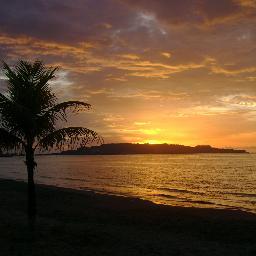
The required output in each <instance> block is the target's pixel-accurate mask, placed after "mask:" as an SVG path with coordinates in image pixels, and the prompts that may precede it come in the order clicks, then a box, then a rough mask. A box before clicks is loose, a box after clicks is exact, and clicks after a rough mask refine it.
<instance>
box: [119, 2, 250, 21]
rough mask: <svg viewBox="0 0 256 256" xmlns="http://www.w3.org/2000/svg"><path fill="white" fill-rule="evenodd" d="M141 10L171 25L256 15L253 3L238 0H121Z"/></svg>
mask: <svg viewBox="0 0 256 256" xmlns="http://www.w3.org/2000/svg"><path fill="white" fill-rule="evenodd" d="M121 1H123V2H125V3H127V4H128V5H130V6H132V7H135V8H137V9H138V10H141V11H147V12H150V13H153V14H155V15H156V16H157V18H159V19H160V20H162V21H164V22H166V23H167V24H170V25H182V24H189V25H193V24H194V25H204V24H209V23H214V24H215V23H222V22H225V20H227V19H232V18H245V17H247V18H248V16H254V17H255V7H254V6H253V5H242V0H241V2H240V1H238V0H214V1H212V0H172V1H165V0H158V1H155V0H121Z"/></svg>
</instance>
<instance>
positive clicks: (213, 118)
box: [0, 0, 256, 146]
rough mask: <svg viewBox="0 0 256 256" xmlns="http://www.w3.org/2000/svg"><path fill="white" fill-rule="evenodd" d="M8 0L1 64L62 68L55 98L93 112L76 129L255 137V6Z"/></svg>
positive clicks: (213, 139)
mask: <svg viewBox="0 0 256 256" xmlns="http://www.w3.org/2000/svg"><path fill="white" fill-rule="evenodd" d="M2 2H3V3H1V9H0V24H1V26H0V59H5V60H6V61H7V62H8V63H9V64H10V65H12V64H13V63H15V62H16V61H17V60H18V59H22V58H23V59H30V60H33V59H36V58H38V59H42V60H44V61H45V63H47V64H51V65H54V66H56V65H57V66H60V72H59V73H58V77H57V79H56V80H55V81H54V82H53V83H52V84H51V85H52V87H53V89H54V91H55V92H56V94H57V95H58V96H59V97H60V98H61V99H62V100H63V99H64V100H66V99H79V100H84V101H89V102H90V103H91V104H92V105H93V106H94V112H93V113H92V114H89V115H83V114H82V115H79V116H77V117H75V118H73V119H71V122H72V123H73V124H79V125H86V126H87V125H88V127H90V128H93V129H95V130H97V131H99V132H100V133H101V134H102V135H103V136H104V137H105V138H107V141H108V142H111V141H131V142H142V141H145V142H146V141H148V139H150V136H155V137H154V139H157V136H160V133H161V136H160V137H159V138H161V141H166V142H177V143H184V144H199V143H202V142H205V143H213V144H215V145H216V143H217V146H219V145H224V143H225V145H226V146H227V145H237V143H238V144H239V145H245V144H246V143H247V142H248V141H249V140H250V141H253V139H254V138H255V139H256V137H255V136H256V134H255V132H254V133H253V129H252V127H255V126H256V118H255V115H254V116H253V111H254V112H255V107H256V103H255V102H256V97H255V81H256V75H255V74H256V73H255V72H256V64H255V58H256V51H255V40H256V19H255V17H254V16H255V13H256V12H255V9H254V8H255V5H256V1H253V0H233V1H231V0H179V1H178V0H170V1H167V0H136V1H135V0H76V1H75V0H73V1H72V0H65V1H64V0H41V1H39V0H23V1H18V0H17V1H14V0H10V1H2ZM253 11H254V12H253ZM2 78H3V77H2V76H1V74H0V91H3V89H4V88H5V86H4V83H5V81H4V80H3V79H2ZM238 120H239V124H241V125H240V126H241V127H242V128H237V121H238ZM223 127H225V129H224V128H223ZM254 130H255V129H254ZM229 134H234V137H232V136H231V137H230V138H229V140H227V139H226V140H225V138H227V137H228V135H229ZM246 134H247V135H246ZM175 136H176V139H175ZM239 138H240V139H241V143H240V142H239ZM243 138H247V141H246V139H245V140H244V142H243V140H242V139H243ZM248 138H250V139H248ZM243 143H244V144H243ZM248 143H249V142H248ZM247 145H249V144H247Z"/></svg>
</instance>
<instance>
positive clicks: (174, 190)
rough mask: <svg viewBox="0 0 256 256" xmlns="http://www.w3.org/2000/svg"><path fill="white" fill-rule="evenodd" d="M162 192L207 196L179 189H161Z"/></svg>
mask: <svg viewBox="0 0 256 256" xmlns="http://www.w3.org/2000/svg"><path fill="white" fill-rule="evenodd" d="M159 190H160V191H167V192H178V193H187V194H193V195H202V196H203V195H205V193H203V192H199V191H191V190H187V189H177V188H159Z"/></svg>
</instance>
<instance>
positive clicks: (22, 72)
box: [0, 60, 101, 223]
mask: <svg viewBox="0 0 256 256" xmlns="http://www.w3.org/2000/svg"><path fill="white" fill-rule="evenodd" d="M56 70H57V68H53V67H47V66H45V65H44V64H43V63H42V62H41V61H35V62H34V63H31V62H27V61H23V60H21V61H19V62H18V63H17V64H16V65H15V66H14V67H13V68H10V67H9V66H8V65H7V64H6V63H5V62H3V71H4V74H5V75H6V77H7V81H8V87H7V92H6V93H4V94H2V93H0V118H1V119H0V149H2V150H5V151H6V150H7V151H8V150H14V151H15V152H17V151H22V152H24V153H25V156H26V161H25V164H26V166H27V175H28V176H27V178H28V209H27V213H28V217H29V220H30V221H32V222H33V223H34V220H35V217H36V195H35V184H34V170H35V167H36V165H37V164H36V162H35V157H34V155H35V151H36V150H38V149H39V150H49V149H51V148H55V149H63V147H64V145H66V144H67V145H69V146H71V147H72V148H74V147H78V146H83V145H85V144H87V143H89V142H92V141H96V142H100V141H101V137H100V136H99V135H98V134H97V133H96V132H94V131H92V130H89V129H87V128H84V127H65V128H61V129H58V128H57V123H58V121H59V120H63V121H67V110H68V109H70V110H71V111H73V112H77V111H80V110H83V109H86V110H87V109H90V107H91V106H90V104H88V103H85V102H81V101H66V102H62V103H57V98H56V96H55V94H54V93H53V92H52V90H51V88H50V87H49V81H50V80H51V79H52V78H54V77H55V72H56Z"/></svg>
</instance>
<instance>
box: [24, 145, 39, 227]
mask: <svg viewBox="0 0 256 256" xmlns="http://www.w3.org/2000/svg"><path fill="white" fill-rule="evenodd" d="M26 165H27V174H28V202H27V214H28V221H29V226H30V228H31V229H34V225H35V219H36V212H37V211H36V191H35V183H34V169H35V166H36V163H35V161H34V150H33V148H32V147H30V148H27V149H26Z"/></svg>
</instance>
